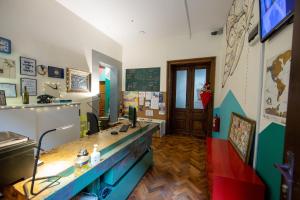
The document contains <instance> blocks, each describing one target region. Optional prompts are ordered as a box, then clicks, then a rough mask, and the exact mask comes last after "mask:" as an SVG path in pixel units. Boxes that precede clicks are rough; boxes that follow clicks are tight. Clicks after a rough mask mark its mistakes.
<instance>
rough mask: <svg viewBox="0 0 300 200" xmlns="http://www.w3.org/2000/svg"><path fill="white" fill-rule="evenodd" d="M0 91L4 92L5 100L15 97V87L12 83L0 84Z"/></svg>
mask: <svg viewBox="0 0 300 200" xmlns="http://www.w3.org/2000/svg"><path fill="white" fill-rule="evenodd" d="M0 90H4V91H5V96H6V98H16V97H17V85H16V84H13V83H0Z"/></svg>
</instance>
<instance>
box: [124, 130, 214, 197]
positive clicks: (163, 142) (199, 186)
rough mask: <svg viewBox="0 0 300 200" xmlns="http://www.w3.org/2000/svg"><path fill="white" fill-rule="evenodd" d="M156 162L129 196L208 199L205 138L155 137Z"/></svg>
mask: <svg viewBox="0 0 300 200" xmlns="http://www.w3.org/2000/svg"><path fill="white" fill-rule="evenodd" d="M153 150H154V166H153V167H152V168H151V169H149V170H148V172H147V173H146V174H145V176H144V177H143V179H142V180H141V181H140V183H139V184H138V185H137V187H136V188H135V190H134V191H133V192H132V194H131V195H130V196H129V198H128V200H207V199H208V186H207V177H206V171H205V156H206V155H205V153H206V152H205V141H204V140H201V139H198V138H194V137H190V136H176V135H175V136H174V135H170V136H165V137H162V138H153Z"/></svg>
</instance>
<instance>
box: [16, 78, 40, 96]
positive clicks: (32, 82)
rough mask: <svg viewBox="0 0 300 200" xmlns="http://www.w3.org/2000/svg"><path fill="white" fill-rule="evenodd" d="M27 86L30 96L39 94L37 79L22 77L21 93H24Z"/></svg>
mask: <svg viewBox="0 0 300 200" xmlns="http://www.w3.org/2000/svg"><path fill="white" fill-rule="evenodd" d="M25 86H26V87H27V90H28V93H29V96H37V80H36V79H31V78H21V89H20V91H21V94H23V89H24V87H25Z"/></svg>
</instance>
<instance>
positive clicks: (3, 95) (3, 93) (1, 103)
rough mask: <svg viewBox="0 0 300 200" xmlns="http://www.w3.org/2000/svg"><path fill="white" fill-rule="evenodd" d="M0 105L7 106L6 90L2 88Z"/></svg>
mask: <svg viewBox="0 0 300 200" xmlns="http://www.w3.org/2000/svg"><path fill="white" fill-rule="evenodd" d="M0 106H6V97H5V91H4V90H0Z"/></svg>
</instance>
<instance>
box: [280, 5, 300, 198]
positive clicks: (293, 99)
mask: <svg viewBox="0 0 300 200" xmlns="http://www.w3.org/2000/svg"><path fill="white" fill-rule="evenodd" d="M295 3H296V11H295V16H294V30H293V42H292V60H291V68H290V82H289V95H288V107H287V118H286V132H285V160H286V159H287V156H286V153H287V152H288V151H291V152H293V153H294V154H295V169H294V170H295V171H294V180H293V194H292V197H293V199H295V200H298V199H300V168H299V167H300V148H299V146H300V141H299V132H300V131H299V130H300V124H299V110H300V103H299V100H300V57H299V55H300V38H299V35H298V34H299V31H300V2H299V1H295ZM286 161H287V160H286ZM286 161H285V162H286ZM282 195H283V194H282Z"/></svg>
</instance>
